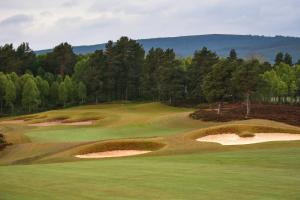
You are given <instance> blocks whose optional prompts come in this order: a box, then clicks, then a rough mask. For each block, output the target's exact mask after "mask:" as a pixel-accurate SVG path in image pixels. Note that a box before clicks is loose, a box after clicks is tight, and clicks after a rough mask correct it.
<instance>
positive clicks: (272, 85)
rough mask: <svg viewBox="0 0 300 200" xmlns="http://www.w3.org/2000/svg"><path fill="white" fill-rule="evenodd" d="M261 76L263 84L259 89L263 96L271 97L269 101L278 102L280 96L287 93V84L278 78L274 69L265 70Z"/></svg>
mask: <svg viewBox="0 0 300 200" xmlns="http://www.w3.org/2000/svg"><path fill="white" fill-rule="evenodd" d="M261 77H262V81H263V84H262V87H260V91H261V93H262V94H263V95H264V96H267V97H268V98H271V102H272V101H276V102H278V101H279V99H280V97H281V96H285V95H287V93H288V86H287V84H286V83H285V82H284V81H282V80H281V79H280V77H279V76H278V75H277V73H276V71H275V70H270V71H266V72H265V73H264V74H262V75H261Z"/></svg>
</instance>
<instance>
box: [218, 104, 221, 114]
mask: <svg viewBox="0 0 300 200" xmlns="http://www.w3.org/2000/svg"><path fill="white" fill-rule="evenodd" d="M220 114H221V102H219V104H218V115H220Z"/></svg>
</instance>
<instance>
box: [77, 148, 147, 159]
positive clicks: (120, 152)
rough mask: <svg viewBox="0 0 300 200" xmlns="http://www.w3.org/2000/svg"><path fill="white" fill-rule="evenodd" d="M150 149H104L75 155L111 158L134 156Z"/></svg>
mask: <svg viewBox="0 0 300 200" xmlns="http://www.w3.org/2000/svg"><path fill="white" fill-rule="evenodd" d="M150 152H151V151H140V150H114V151H104V152H98V153H88V154H83V155H76V156H75V157H76V158H112V157H124V156H134V155H139V154H145V153H150Z"/></svg>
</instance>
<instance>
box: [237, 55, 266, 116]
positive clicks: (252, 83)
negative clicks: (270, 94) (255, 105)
mask: <svg viewBox="0 0 300 200" xmlns="http://www.w3.org/2000/svg"><path fill="white" fill-rule="evenodd" d="M259 75H260V64H259V62H258V61H257V60H249V61H246V62H244V64H242V65H239V66H238V67H237V69H236V70H235V71H234V73H233V82H234V84H235V85H236V87H237V88H238V89H239V91H241V92H242V93H243V94H244V96H245V98H246V116H245V117H246V118H248V116H249V114H250V96H251V94H252V93H253V92H254V91H256V89H257V86H258V85H259V81H260V76H259Z"/></svg>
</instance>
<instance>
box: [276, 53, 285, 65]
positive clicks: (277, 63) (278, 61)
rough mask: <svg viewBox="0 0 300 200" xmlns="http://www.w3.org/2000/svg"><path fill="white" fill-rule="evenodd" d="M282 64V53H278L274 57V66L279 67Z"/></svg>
mask: <svg viewBox="0 0 300 200" xmlns="http://www.w3.org/2000/svg"><path fill="white" fill-rule="evenodd" d="M282 62H284V60H283V53H282V52H279V53H277V54H276V57H275V65H279V64H280V63H282Z"/></svg>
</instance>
